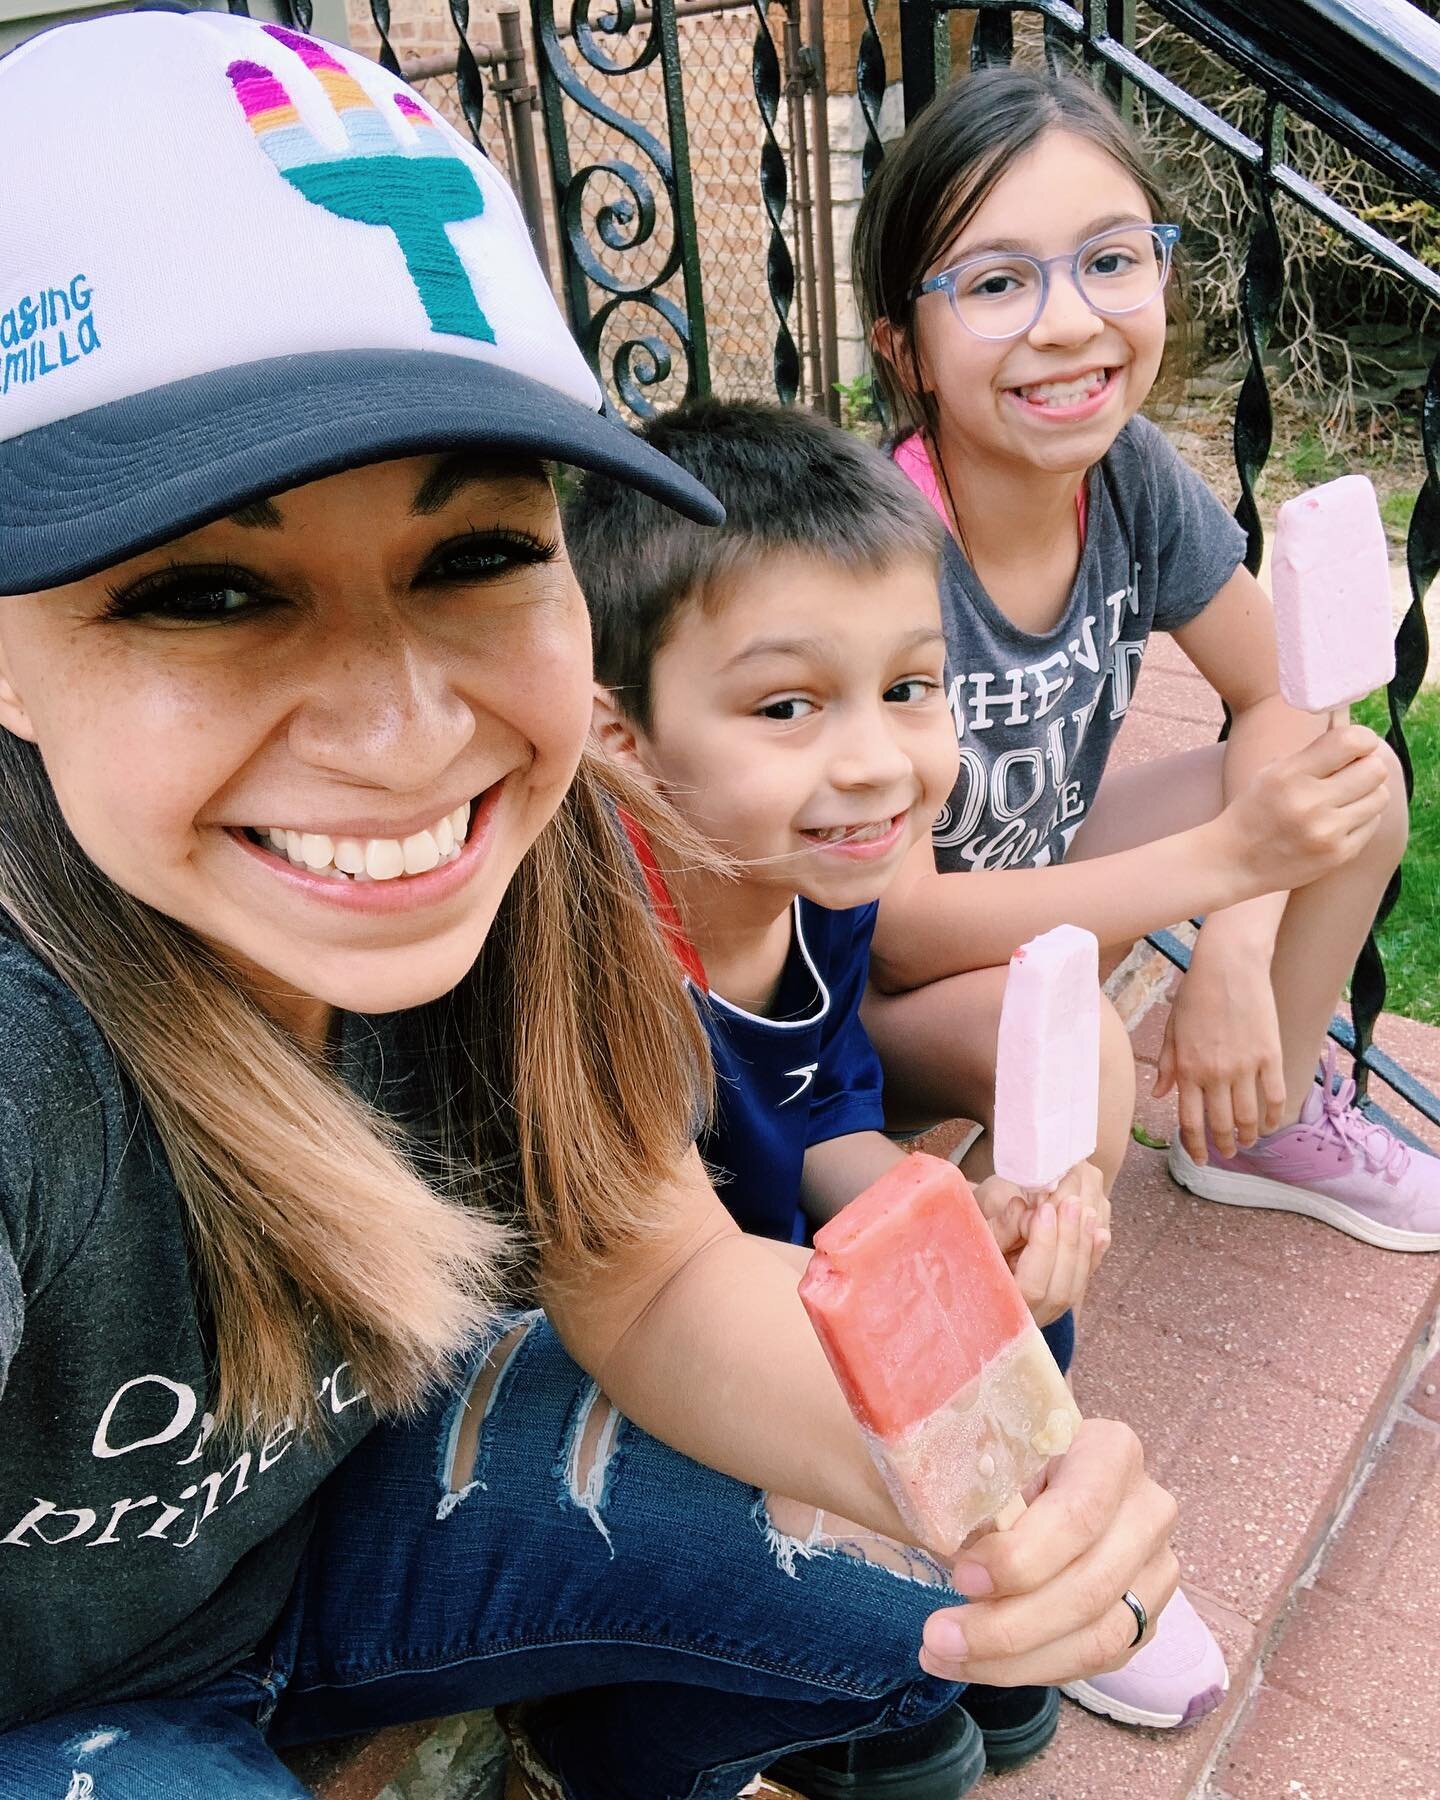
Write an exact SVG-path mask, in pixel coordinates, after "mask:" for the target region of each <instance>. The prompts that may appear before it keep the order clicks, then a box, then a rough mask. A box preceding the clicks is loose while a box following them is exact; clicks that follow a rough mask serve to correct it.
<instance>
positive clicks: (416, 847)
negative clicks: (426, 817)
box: [365, 831, 440, 875]
mask: <svg viewBox="0 0 1440 1800" xmlns="http://www.w3.org/2000/svg"><path fill="white" fill-rule="evenodd" d="M400 848H401V850H402V851H403V852H404V856H405V873H406V874H407V875H428V874H429V872H430V870H431V869H433V868H434V867H435V865H436V864H437V863H438V862H439V860H440V847H439V845H438V844H437V843H436V842H435V840H434V838H433V837H431V835H430V833H429V832H428V831H417V832H416V833H415V835H414V837H408V838H406V840H405V842H404V843H403V844H402V845H401V846H400ZM365 861H366V867H367V868H368V867H369V861H370V859H369V855H368V853H367V855H366V859H365Z"/></svg>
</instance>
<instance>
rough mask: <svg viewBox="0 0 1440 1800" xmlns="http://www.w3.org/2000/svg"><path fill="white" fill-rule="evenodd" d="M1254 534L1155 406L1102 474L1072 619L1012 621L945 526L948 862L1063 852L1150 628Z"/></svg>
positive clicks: (980, 864) (940, 833) (1189, 606)
mask: <svg viewBox="0 0 1440 1800" xmlns="http://www.w3.org/2000/svg"><path fill="white" fill-rule="evenodd" d="M1244 554H1245V534H1244V533H1243V532H1242V531H1241V529H1240V527H1239V526H1238V525H1237V524H1236V522H1235V520H1234V519H1233V518H1232V517H1231V516H1230V514H1229V513H1227V512H1226V511H1225V508H1224V507H1223V506H1222V505H1221V504H1220V502H1219V500H1218V499H1216V497H1215V495H1214V494H1213V493H1211V491H1210V489H1209V488H1208V487H1207V486H1206V485H1205V483H1204V482H1203V481H1202V480H1201V479H1200V477H1199V476H1198V475H1197V474H1195V472H1194V471H1193V470H1192V469H1189V468H1187V467H1186V465H1185V464H1184V463H1183V462H1182V461H1181V460H1180V458H1179V457H1178V456H1177V455H1176V453H1175V451H1174V450H1173V449H1172V448H1171V446H1170V444H1169V442H1168V441H1167V440H1166V438H1165V436H1164V435H1163V433H1161V432H1160V431H1159V430H1158V429H1157V428H1156V427H1155V426H1154V425H1152V424H1150V422H1149V421H1148V420H1146V419H1142V418H1135V419H1132V420H1131V421H1130V422H1129V424H1128V425H1126V426H1125V428H1124V430H1123V431H1122V432H1121V433H1120V435H1119V437H1118V438H1116V440H1115V442H1114V444H1113V445H1112V446H1111V448H1110V451H1109V453H1108V454H1107V455H1106V457H1105V459H1104V461H1103V462H1101V463H1100V464H1099V465H1098V466H1097V467H1096V468H1094V469H1092V470H1091V471H1090V476H1089V487H1088V490H1087V507H1086V529H1085V547H1084V549H1083V551H1082V552H1081V557H1080V567H1079V570H1078V571H1077V573H1076V576H1075V584H1074V586H1073V587H1072V589H1071V591H1070V598H1069V602H1068V604H1067V605H1066V608H1065V612H1064V615H1063V617H1062V618H1061V619H1060V622H1059V623H1058V624H1057V625H1056V626H1055V629H1054V630H1053V631H1050V632H1047V633H1045V634H1044V635H1043V636H1037V635H1035V634H1034V633H1031V632H1028V631H1021V630H1020V629H1018V628H1017V627H1016V626H1015V625H1012V624H1011V622H1010V621H1009V619H1007V618H1006V617H1005V615H1004V614H1003V613H1002V612H1001V611H1000V609H999V607H997V606H996V605H995V603H994V601H993V600H991V598H990V596H989V595H988V594H987V593H986V592H985V590H984V588H983V587H982V586H981V585H980V582H979V579H978V578H977V576H976V575H975V572H974V570H973V569H972V568H971V567H970V565H969V563H968V562H967V561H966V560H965V557H964V555H963V554H962V552H961V551H960V549H959V547H958V546H957V545H956V544H955V543H954V541H953V540H950V539H947V541H946V545H945V555H944V561H943V564H942V569H941V587H940V599H941V608H942V613H943V619H944V627H945V641H946V645H947V651H948V663H949V668H948V670H947V682H948V697H949V702H950V715H951V718H952V719H953V720H954V722H955V735H956V737H957V738H958V739H959V742H960V773H959V776H958V778H957V780H956V783H955V787H954V791H953V792H952V793H951V795H950V800H949V803H948V804H947V805H946V806H945V807H944V809H943V810H942V811H941V814H940V817H939V818H938V819H937V820H936V822H935V827H934V833H933V836H934V841H935V861H936V865H937V866H938V867H939V868H940V869H942V870H946V871H950V870H970V869H1008V868H1015V867H1021V866H1023V867H1031V868H1035V867H1040V866H1042V865H1044V864H1046V863H1058V862H1061V861H1063V860H1064V857H1065V853H1066V851H1067V850H1068V849H1069V847H1070V844H1071V841H1072V840H1073V838H1074V836H1075V833H1076V832H1077V831H1078V830H1079V829H1080V827H1081V825H1082V824H1083V823H1084V821H1085V815H1086V813H1087V812H1088V811H1089V808H1090V805H1091V803H1092V801H1093V800H1094V798H1095V792H1096V789H1097V788H1098V787H1099V785H1100V777H1101V775H1102V774H1103V773H1104V771H1105V763H1106V760H1107V758H1108V757H1109V754H1110V746H1111V745H1112V744H1113V743H1114V741H1115V736H1116V733H1117V732H1118V731H1119V729H1120V725H1121V722H1122V720H1123V719H1124V717H1125V714H1126V712H1127V711H1128V709H1129V706H1130V701H1131V698H1132V697H1133V695H1134V692H1135V683H1136V680H1137V679H1138V677H1139V673H1140V661H1141V658H1142V657H1143V656H1144V654H1145V643H1146V640H1147V638H1148V637H1149V635H1150V633H1151V632H1152V631H1175V630H1178V629H1179V627H1180V626H1182V625H1186V624H1188V623H1189V622H1190V621H1191V620H1192V619H1194V618H1195V617H1196V616H1197V615H1198V614H1199V613H1201V612H1203V611H1204V609H1205V607H1206V606H1207V605H1208V604H1209V602H1210V601H1211V600H1212V599H1213V598H1214V596H1215V595H1216V593H1217V592H1218V591H1219V590H1220V589H1221V588H1222V587H1223V586H1224V585H1225V583H1226V582H1227V581H1228V580H1229V579H1230V577H1231V576H1232V575H1233V574H1234V573H1235V570H1236V569H1237V568H1238V567H1239V565H1240V563H1241V561H1242V559H1243V557H1244Z"/></svg>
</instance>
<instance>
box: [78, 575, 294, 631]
mask: <svg viewBox="0 0 1440 1800" xmlns="http://www.w3.org/2000/svg"><path fill="white" fill-rule="evenodd" d="M106 593H107V604H106V606H105V610H104V613H103V615H102V616H103V617H104V618H106V619H147V620H150V621H152V622H154V623H156V624H162V625H210V624H216V623H219V622H221V621H223V620H226V619H233V618H237V617H239V616H241V615H242V614H253V613H254V612H256V611H259V610H263V609H265V608H267V607H269V606H272V605H277V604H279V603H280V602H279V600H278V597H277V596H276V595H273V594H271V593H269V592H268V591H267V590H266V588H265V586H264V584H263V583H262V582H261V581H260V580H259V579H258V577H257V576H255V575H254V574H253V573H252V572H251V571H250V570H248V569H242V568H240V567H238V566H237V565H234V564H231V563H212V564H198V563H195V564H189V565H183V564H177V565H174V566H172V567H170V568H167V569H157V570H155V571H154V572H153V573H152V574H149V575H144V576H142V577H141V578H140V580H138V581H132V582H131V583H129V585H128V586H125V587H112V588H108V589H107V590H106Z"/></svg>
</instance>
